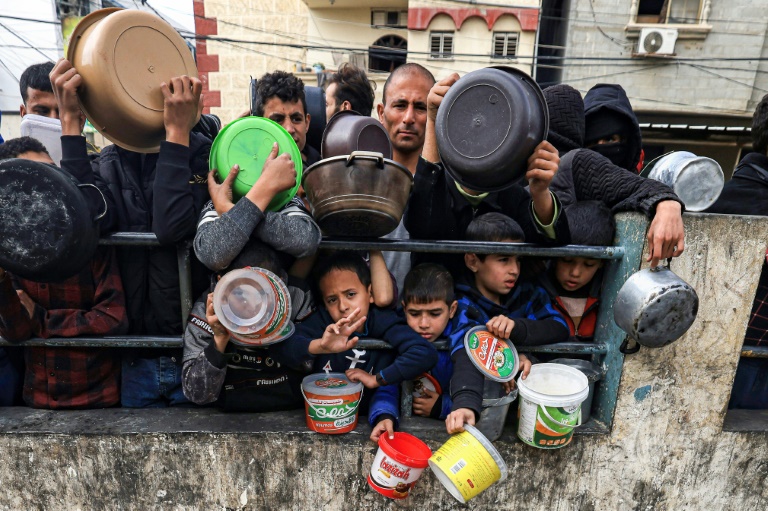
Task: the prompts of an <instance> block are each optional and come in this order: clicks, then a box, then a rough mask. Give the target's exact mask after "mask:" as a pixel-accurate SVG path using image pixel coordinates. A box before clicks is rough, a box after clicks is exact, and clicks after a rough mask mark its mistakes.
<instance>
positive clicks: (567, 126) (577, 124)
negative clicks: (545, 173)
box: [543, 83, 584, 155]
mask: <svg viewBox="0 0 768 511" xmlns="http://www.w3.org/2000/svg"><path fill="white" fill-rule="evenodd" d="M543 92H544V99H545V100H546V101H547V107H548V109H549V135H547V140H548V141H549V142H550V143H551V144H552V145H553V146H555V148H556V149H557V150H558V152H560V154H561V155H563V154H565V153H567V152H568V151H572V150H573V149H579V148H582V147H584V100H582V99H581V94H579V91H577V90H576V89H574V88H573V87H571V86H570V85H566V84H564V83H561V84H559V85H552V86H551V87H547V88H546V89H544V91H543Z"/></svg>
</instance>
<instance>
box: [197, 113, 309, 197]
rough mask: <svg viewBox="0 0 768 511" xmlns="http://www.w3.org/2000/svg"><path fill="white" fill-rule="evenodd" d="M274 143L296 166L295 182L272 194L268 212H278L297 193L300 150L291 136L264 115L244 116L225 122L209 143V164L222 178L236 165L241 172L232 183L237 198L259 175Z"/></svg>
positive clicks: (280, 152)
mask: <svg viewBox="0 0 768 511" xmlns="http://www.w3.org/2000/svg"><path fill="white" fill-rule="evenodd" d="M275 142H277V146H278V154H283V153H288V155H289V156H290V157H291V160H292V161H293V164H294V166H295V168H296V184H295V185H294V186H293V188H291V189H289V190H286V191H283V192H280V193H278V194H277V195H275V197H274V199H272V202H270V203H269V207H268V208H267V210H268V211H278V210H280V209H281V208H282V207H283V206H285V205H286V204H288V202H289V201H290V200H291V199H292V198H293V197H294V196H295V195H296V192H297V191H298V190H299V184H300V183H301V176H302V172H303V165H304V164H303V162H302V159H301V152H300V151H299V147H298V146H297V145H296V142H294V141H293V137H291V135H290V134H289V133H288V132H287V131H286V130H285V129H284V128H283V127H282V126H280V125H279V124H277V123H276V122H275V121H273V120H271V119H267V118H265V117H243V118H241V119H236V120H234V121H232V122H231V123H229V124H227V125H226V126H225V127H224V128H223V129H222V130H221V131H220V132H219V134H218V135H217V136H216V139H215V140H214V141H213V145H212V146H211V155H210V160H209V161H210V166H211V169H217V170H218V174H219V177H220V178H221V179H222V180H223V179H225V178H226V177H227V176H228V175H229V171H230V169H231V168H232V166H234V165H235V164H237V165H239V166H240V173H239V174H238V175H237V178H236V179H235V182H234V183H233V184H232V193H233V195H234V198H235V199H236V200H238V199H240V198H241V197H244V196H245V194H247V193H248V190H250V189H251V187H252V186H253V184H254V183H255V182H256V181H257V180H258V179H259V176H261V170H262V169H263V168H264V162H266V161H267V157H268V156H269V153H270V152H271V151H272V146H273V145H274V143H275Z"/></svg>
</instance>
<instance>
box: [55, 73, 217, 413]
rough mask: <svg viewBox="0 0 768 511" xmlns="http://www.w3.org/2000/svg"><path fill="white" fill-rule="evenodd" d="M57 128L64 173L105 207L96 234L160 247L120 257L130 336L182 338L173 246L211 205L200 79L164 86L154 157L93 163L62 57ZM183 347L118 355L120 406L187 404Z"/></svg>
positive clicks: (126, 251) (113, 150)
mask: <svg viewBox="0 0 768 511" xmlns="http://www.w3.org/2000/svg"><path fill="white" fill-rule="evenodd" d="M50 78H51V83H52V85H53V89H54V93H55V94H56V99H57V102H58V105H59V112H60V117H61V124H62V137H61V138H62V154H63V158H62V168H63V169H64V170H66V171H68V172H69V173H71V174H72V175H73V176H74V177H75V178H77V179H78V180H79V181H80V182H82V183H92V184H95V185H96V186H97V187H98V188H99V190H100V191H101V193H102V194H103V195H104V198H105V200H106V202H107V214H106V216H105V217H104V219H103V220H102V224H101V231H102V232H110V231H133V232H153V233H155V235H156V236H157V239H158V241H159V242H160V244H161V245H162V247H160V248H140V247H126V248H123V249H121V250H120V251H119V252H118V259H119V262H120V270H121V274H122V279H123V283H124V287H125V294H126V305H127V308H128V318H129V321H130V333H133V334H138V335H147V334H149V335H181V333H182V318H181V314H180V310H181V304H180V298H179V272H178V264H177V259H176V247H175V244H176V243H178V242H179V241H181V240H183V239H187V238H190V237H192V235H193V234H194V232H195V225H196V221H197V218H198V216H199V214H200V210H201V209H202V207H203V205H204V204H205V202H206V201H207V200H208V187H207V175H208V154H209V152H210V148H211V141H210V140H209V139H208V138H206V137H204V136H203V135H200V134H199V133H194V132H191V130H192V128H193V127H194V126H195V124H196V123H197V120H198V118H199V117H200V112H201V111H202V100H201V96H200V93H201V90H202V85H201V82H200V80H198V79H196V78H190V77H188V76H181V77H174V78H172V79H171V80H170V83H168V84H166V83H163V84H162V85H161V90H162V93H163V96H164V113H163V120H164V124H165V131H166V139H165V141H164V142H162V143H161V145H160V152H159V153H149V154H142V153H137V152H134V151H130V150H127V149H124V148H122V147H119V146H117V145H112V146H108V147H106V148H104V150H103V151H102V152H101V154H100V156H99V158H98V160H96V161H94V162H93V166H92V165H91V162H90V161H89V159H88V156H87V155H86V149H85V139H84V138H83V137H82V136H80V131H79V124H78V120H79V115H80V108H79V104H78V100H77V88H78V87H79V86H81V84H82V79H81V77H80V75H79V74H78V73H77V70H76V69H75V68H74V67H72V65H71V63H70V62H69V61H67V60H66V59H62V60H60V61H59V62H58V63H57V64H56V66H55V67H54V69H53V71H52V72H51V75H50ZM181 362H182V357H181V349H171V350H155V349H145V350H136V351H135V352H133V353H130V354H125V355H124V357H123V385H122V396H121V397H122V404H123V406H128V407H163V406H168V405H175V404H180V403H185V402H187V400H186V398H185V397H184V394H183V392H182V389H181Z"/></svg>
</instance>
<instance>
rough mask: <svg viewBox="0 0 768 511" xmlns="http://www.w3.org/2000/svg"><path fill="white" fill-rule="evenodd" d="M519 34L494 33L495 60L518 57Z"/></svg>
mask: <svg viewBox="0 0 768 511" xmlns="http://www.w3.org/2000/svg"><path fill="white" fill-rule="evenodd" d="M519 37H520V33H519V32H494V33H493V54H492V55H493V58H496V59H503V58H513V57H515V56H517V41H518V38H519Z"/></svg>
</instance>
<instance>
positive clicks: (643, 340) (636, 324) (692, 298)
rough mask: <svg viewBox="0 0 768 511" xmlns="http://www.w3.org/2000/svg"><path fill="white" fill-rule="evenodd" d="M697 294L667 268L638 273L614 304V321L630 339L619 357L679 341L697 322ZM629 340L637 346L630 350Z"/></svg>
mask: <svg viewBox="0 0 768 511" xmlns="http://www.w3.org/2000/svg"><path fill="white" fill-rule="evenodd" d="M698 310H699V297H698V295H697V294H696V291H695V290H694V289H693V288H692V287H691V286H690V285H689V284H688V283H686V282H685V281H684V280H683V279H681V278H680V277H678V276H677V275H676V274H675V273H674V272H673V271H672V270H670V269H669V261H667V265H666V266H657V267H655V268H648V269H644V270H640V271H638V272H637V273H635V274H634V275H632V276H630V277H629V278H628V279H627V281H626V282H625V283H624V285H623V286H622V287H621V289H620V290H619V293H618V294H617V295H616V300H615V301H614V302H613V319H614V321H615V322H616V324H617V325H618V326H619V327H620V328H621V329H622V330H624V331H625V332H627V335H628V336H629V337H628V339H626V340H625V341H624V343H623V344H622V345H621V348H620V350H621V352H622V353H626V354H629V353H635V352H637V351H638V350H639V349H640V346H641V345H642V346H646V347H648V348H660V347H662V346H666V345H667V344H669V343H671V342H673V341H675V340H677V339H679V338H680V337H682V335H683V334H684V333H685V332H686V331H688V329H689V328H690V327H691V325H692V324H693V322H694V321H695V320H696V314H697V312H698ZM629 338H631V339H633V340H634V341H636V342H637V344H636V345H635V346H633V347H631V348H630V347H629Z"/></svg>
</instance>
